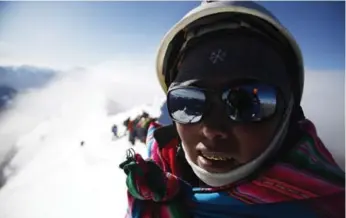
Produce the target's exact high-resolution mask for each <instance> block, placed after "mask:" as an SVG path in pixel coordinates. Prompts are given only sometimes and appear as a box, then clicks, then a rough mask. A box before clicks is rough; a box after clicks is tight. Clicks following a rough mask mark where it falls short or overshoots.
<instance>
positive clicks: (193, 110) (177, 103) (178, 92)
mask: <svg viewBox="0 0 346 218" xmlns="http://www.w3.org/2000/svg"><path fill="white" fill-rule="evenodd" d="M205 102H206V97H205V95H204V93H203V91H200V90H197V89H192V88H191V89H190V88H184V89H175V90H172V91H170V92H169V93H168V98H167V103H168V110H169V113H170V115H171V117H172V118H173V119H174V120H176V121H178V122H180V123H197V122H199V121H200V120H201V118H202V115H203V112H204V108H205Z"/></svg>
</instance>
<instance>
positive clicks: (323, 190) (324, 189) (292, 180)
mask: <svg viewBox="0 0 346 218" xmlns="http://www.w3.org/2000/svg"><path fill="white" fill-rule="evenodd" d="M263 176H266V177H269V178H272V179H277V180H280V181H283V182H285V183H286V184H289V185H291V186H292V187H296V188H297V189H298V188H299V189H300V190H305V191H306V192H311V193H314V194H316V195H317V196H321V195H327V194H331V193H335V192H338V191H341V190H342V188H340V187H338V186H336V185H333V184H331V183H327V182H325V181H323V180H321V179H319V178H316V177H313V176H312V175H307V174H306V173H303V172H301V171H298V170H294V169H291V168H289V167H287V166H283V165H279V164H278V165H275V166H273V167H272V168H271V169H270V170H268V171H266V172H265V173H264V174H263Z"/></svg>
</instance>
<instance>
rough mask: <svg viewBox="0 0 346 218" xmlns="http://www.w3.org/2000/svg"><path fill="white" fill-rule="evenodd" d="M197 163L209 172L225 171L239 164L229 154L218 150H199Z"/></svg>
mask: <svg viewBox="0 0 346 218" xmlns="http://www.w3.org/2000/svg"><path fill="white" fill-rule="evenodd" d="M197 164H198V165H199V166H200V167H202V168H203V169H205V170H206V171H208V172H211V173H226V172H229V171H230V170H232V169H234V168H235V167H236V166H238V165H239V164H238V162H237V161H236V160H235V159H234V158H232V157H231V156H229V155H227V154H224V153H218V152H201V153H200V155H198V158H197Z"/></svg>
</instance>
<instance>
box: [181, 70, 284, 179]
mask: <svg viewBox="0 0 346 218" xmlns="http://www.w3.org/2000/svg"><path fill="white" fill-rule="evenodd" d="M191 76H192V75H191ZM196 78H198V79H196ZM194 79H195V80H194V81H193V82H191V83H188V82H187V83H185V84H184V85H183V86H189V87H191V86H194V87H196V86H197V87H201V88H202V87H203V88H206V89H220V87H222V88H231V87H230V85H229V84H230V83H229V82H230V81H229V80H228V78H227V75H218V77H217V79H215V77H213V76H211V74H209V75H208V74H204V75H203V74H200V73H199V74H198V75H194ZM227 81H228V82H227ZM211 104H212V106H211V108H210V110H209V111H208V113H207V115H205V116H204V117H203V119H202V121H201V122H199V123H197V124H180V123H178V122H177V123H176V126H177V131H178V134H179V136H180V138H181V140H182V143H183V146H184V150H185V154H186V155H188V156H189V158H190V160H192V161H193V162H194V163H195V164H196V165H198V166H199V167H201V168H203V169H205V170H207V171H208V172H211V173H226V172H229V171H231V170H233V169H235V168H237V167H239V166H241V165H243V164H245V163H247V162H249V161H251V160H253V159H254V158H256V157H257V156H259V155H260V154H261V153H262V152H263V151H264V150H265V149H266V148H267V147H268V146H269V144H270V141H271V139H272V137H273V135H274V133H275V130H276V128H277V126H278V124H279V121H280V118H281V116H280V115H278V114H277V115H274V116H273V117H272V118H271V119H269V120H266V121H263V122H258V123H251V122H250V123H237V124H234V122H232V121H231V119H230V118H229V115H228V114H227V111H226V110H225V105H224V104H225V103H224V102H223V101H222V100H221V98H220V99H219V98H215V99H213V100H212V101H211Z"/></svg>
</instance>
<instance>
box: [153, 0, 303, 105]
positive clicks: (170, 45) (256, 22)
mask: <svg viewBox="0 0 346 218" xmlns="http://www.w3.org/2000/svg"><path fill="white" fill-rule="evenodd" d="M225 16H228V17H230V16H237V18H239V17H241V18H240V19H245V20H251V22H252V23H251V22H250V26H248V27H250V28H251V27H255V29H256V28H257V29H258V30H260V31H261V32H262V31H264V32H266V34H267V35H269V36H271V37H273V38H275V39H276V40H277V41H279V42H280V43H281V44H284V45H285V46H286V47H285V49H286V50H285V51H287V52H288V53H289V54H290V55H291V56H290V57H291V59H292V62H291V63H290V64H289V67H292V68H291V70H289V71H290V73H291V75H290V78H291V85H292V87H293V89H292V90H293V92H294V97H295V102H296V104H298V105H297V106H299V105H300V101H301V98H302V94H303V87H304V67H303V58H302V54H301V51H300V48H299V46H298V45H297V43H296V41H295V39H294V38H293V36H292V35H291V34H290V33H289V32H288V30H286V28H285V27H284V26H282V24H281V23H280V22H279V21H278V20H277V19H276V18H275V17H274V16H273V15H272V14H271V13H270V12H269V11H268V10H266V9H265V8H264V7H262V6H260V5H259V4H256V3H255V2H251V1H203V2H202V4H201V5H199V6H198V7H196V8H194V9H193V10H191V11H190V12H189V13H187V14H186V15H185V16H184V17H183V18H182V19H181V20H180V21H179V22H177V23H176V24H175V25H174V26H173V27H172V28H171V29H170V30H169V31H168V33H167V34H166V35H165V36H164V38H163V40H162V41H161V44H160V47H159V50H158V54H157V59H156V73H157V76H158V79H159V82H160V85H161V87H162V89H163V90H164V91H165V92H167V89H168V86H169V82H168V80H169V79H168V80H167V77H169V74H170V71H171V70H172V69H173V70H174V63H175V61H176V58H177V56H178V54H179V52H180V51H181V49H182V47H183V46H184V45H185V44H186V42H187V41H188V40H189V38H191V37H194V36H193V35H194V34H195V35H196V34H199V36H200V35H201V34H203V32H211V31H215V30H219V29H221V28H230V26H228V27H225V26H224V25H223V26H221V27H220V26H219V27H216V28H214V27H215V26H217V24H218V23H220V22H218V21H220V20H222V19H223V20H224V19H225ZM231 22H232V21H230V23H231ZM223 23H225V22H223ZM206 24H207V25H209V29H208V30H207V31H205V30H203V31H199V32H198V33H197V32H196V31H195V29H196V28H200V27H201V26H202V25H203V26H205V25H206ZM248 24H249V23H246V22H245V25H248ZM210 26H212V27H211V28H210ZM203 28H204V27H203ZM233 28H234V26H233ZM191 29H193V30H194V31H191Z"/></svg>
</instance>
